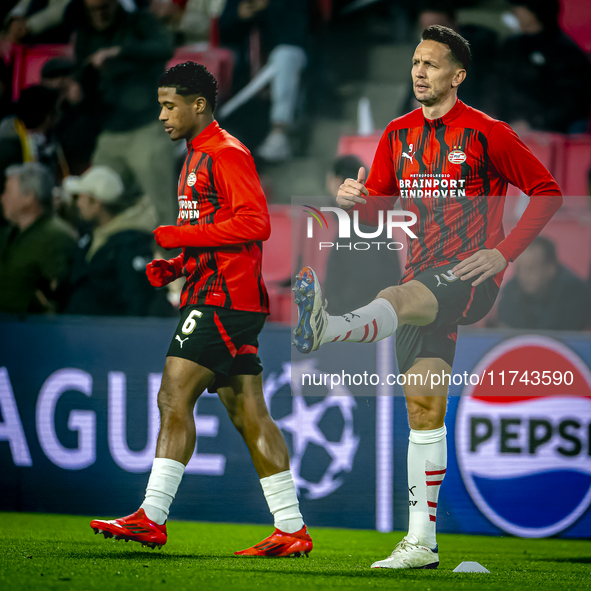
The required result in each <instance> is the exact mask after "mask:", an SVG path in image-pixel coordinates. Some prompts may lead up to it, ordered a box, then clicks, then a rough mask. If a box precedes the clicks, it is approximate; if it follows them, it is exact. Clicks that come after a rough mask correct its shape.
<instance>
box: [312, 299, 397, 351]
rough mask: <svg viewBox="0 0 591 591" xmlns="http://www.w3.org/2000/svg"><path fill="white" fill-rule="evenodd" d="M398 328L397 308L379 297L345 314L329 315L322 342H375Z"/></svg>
mask: <svg viewBox="0 0 591 591" xmlns="http://www.w3.org/2000/svg"><path fill="white" fill-rule="evenodd" d="M397 328H398V316H397V315H396V310H394V307H393V306H392V304H391V303H390V302H389V301H388V300H386V299H384V298H377V299H375V300H374V301H373V302H371V303H369V304H367V306H363V308H359V309H358V310H353V312H347V314H343V316H329V317H328V326H327V327H326V332H325V333H324V336H323V337H322V343H320V344H321V345H324V343H330V342H333V343H334V342H339V341H346V342H348V343H374V342H376V341H381V340H382V339H385V338H386V337H389V336H390V335H392V334H394V333H395V332H396V329H397Z"/></svg>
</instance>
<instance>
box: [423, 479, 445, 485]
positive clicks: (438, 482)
mask: <svg viewBox="0 0 591 591" xmlns="http://www.w3.org/2000/svg"><path fill="white" fill-rule="evenodd" d="M442 482H443V480H427V486H439V485H440V484H441V483H442Z"/></svg>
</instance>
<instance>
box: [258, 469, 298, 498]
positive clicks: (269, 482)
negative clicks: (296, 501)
mask: <svg viewBox="0 0 591 591" xmlns="http://www.w3.org/2000/svg"><path fill="white" fill-rule="evenodd" d="M291 484H293V476H292V475H291V470H285V471H284V472H278V473H277V474H273V475H272V476H265V477H264V478H261V486H262V487H263V492H264V493H265V494H271V495H272V494H274V493H276V492H280V491H282V490H284V489H285V488H287V487H288V486H289V485H291ZM286 485H287V487H286Z"/></svg>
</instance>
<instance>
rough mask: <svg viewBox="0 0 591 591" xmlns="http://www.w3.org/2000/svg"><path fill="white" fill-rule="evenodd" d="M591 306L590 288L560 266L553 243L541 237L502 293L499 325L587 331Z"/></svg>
mask: <svg viewBox="0 0 591 591" xmlns="http://www.w3.org/2000/svg"><path fill="white" fill-rule="evenodd" d="M589 302H591V290H590V288H589V286H588V285H587V284H586V283H585V282H584V281H582V280H581V279H579V278H578V277H577V276H576V275H575V274H574V273H572V272H571V271H569V270H568V269H567V268H566V267H564V266H563V265H561V264H560V263H559V262H558V258H557V256H556V248H555V246H554V243H553V242H552V241H551V240H549V239H548V238H545V237H544V236H538V237H537V238H536V239H535V240H534V241H533V242H532V243H531V245H530V246H529V247H528V248H527V250H525V252H524V253H523V254H522V255H521V256H520V257H519V258H518V259H517V260H516V261H515V276H514V277H513V278H512V279H511V281H509V283H507V285H506V286H505V287H504V288H503V289H502V290H501V297H500V301H499V310H498V315H497V321H498V323H499V325H500V326H508V327H511V328H522V329H533V330H583V329H585V328H590V327H591V307H590V306H589Z"/></svg>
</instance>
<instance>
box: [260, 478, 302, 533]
mask: <svg viewBox="0 0 591 591" xmlns="http://www.w3.org/2000/svg"><path fill="white" fill-rule="evenodd" d="M261 486H262V487H263V493H264V494H265V499H267V505H269V511H271V513H272V514H273V518H274V520H275V527H276V528H277V529H280V530H281V531H283V532H285V533H286V534H293V533H295V532H297V531H300V530H301V529H302V527H304V520H303V519H302V514H301V513H300V504H299V503H298V495H297V493H296V488H295V483H294V481H293V476H292V475H291V472H290V471H289V470H286V471H285V472H279V473H278V474H273V476H267V477H266V478H261Z"/></svg>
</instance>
